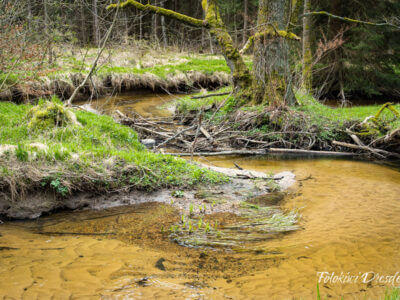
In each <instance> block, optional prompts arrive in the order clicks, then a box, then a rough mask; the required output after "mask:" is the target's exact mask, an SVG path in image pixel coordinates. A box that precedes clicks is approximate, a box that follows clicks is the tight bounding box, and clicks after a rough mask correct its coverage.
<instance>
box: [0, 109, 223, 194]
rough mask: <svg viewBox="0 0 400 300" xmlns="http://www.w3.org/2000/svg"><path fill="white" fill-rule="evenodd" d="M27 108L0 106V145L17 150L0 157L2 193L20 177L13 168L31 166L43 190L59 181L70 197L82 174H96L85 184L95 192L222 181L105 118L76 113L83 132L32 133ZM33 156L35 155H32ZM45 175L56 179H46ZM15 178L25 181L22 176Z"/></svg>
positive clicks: (49, 130)
mask: <svg viewBox="0 0 400 300" xmlns="http://www.w3.org/2000/svg"><path fill="white" fill-rule="evenodd" d="M31 108H32V106H30V105H16V104H13V103H10V102H0V144H9V145H16V146H17V149H16V155H15V157H14V156H13V155H11V154H7V155H8V156H7V157H5V158H4V156H3V157H2V158H1V157H0V160H2V163H1V164H2V165H4V167H5V170H6V171H5V172H2V173H0V188H1V187H2V183H3V186H4V184H5V183H4V180H6V177H7V176H12V174H13V173H15V172H19V171H18V170H19V169H18V170H17V168H16V167H17V166H18V168H20V167H22V169H24V168H25V167H28V166H34V167H35V168H37V169H38V170H39V169H40V171H41V172H42V173H43V176H42V177H43V180H42V182H44V185H43V186H46V182H48V183H49V184H50V183H51V182H54V180H56V179H59V180H60V181H61V182H64V183H63V185H64V186H70V187H71V188H70V189H69V191H70V192H72V191H73V190H74V186H78V187H79V188H80V189H81V188H84V187H81V183H80V181H84V180H83V179H82V177H84V176H83V175H85V173H86V172H89V173H92V174H97V175H98V176H97V175H94V177H95V178H92V179H93V180H91V179H90V178H89V179H87V181H89V183H90V185H91V188H95V187H96V185H98V188H99V191H101V190H114V189H118V188H121V187H125V186H131V187H132V188H136V189H149V190H150V189H156V188H161V187H173V186H179V187H182V188H184V187H188V186H191V185H195V184H201V183H220V182H223V181H225V180H226V178H225V177H221V176H220V175H219V174H217V173H214V172H211V171H209V170H206V169H201V168H198V167H196V166H194V165H191V164H189V163H187V162H186V161H185V160H183V159H178V158H175V157H172V156H166V155H161V154H155V153H152V152H149V151H147V150H146V149H145V148H144V146H143V145H142V144H140V143H139V141H138V139H137V135H136V133H135V132H134V131H133V130H132V129H131V128H129V127H127V126H123V125H120V124H118V123H116V122H115V121H114V120H113V119H112V118H111V117H108V116H98V115H95V114H92V113H89V112H85V111H75V113H76V117H77V120H78V121H79V122H80V123H81V124H82V125H83V126H82V127H79V126H75V125H67V126H63V127H53V128H46V129H31V128H29V127H28V123H29V119H28V118H27V114H28V112H29V111H30V110H31ZM32 143H40V144H44V145H46V146H48V150H46V151H39V150H35V149H33V148H32V146H31V144H32ZM33 152H35V155H33V156H32V153H33ZM32 157H33V158H32ZM3 159H4V160H3ZM14 168H15V170H14V171H13V169H14ZM47 170H51V172H50V171H49V172H48V171H47ZM49 173H50V174H53V175H54V174H56V175H54V176H53V175H51V176H52V177H51V178H49ZM10 174H11V175H10ZM19 176H20V177H21V176H22V178H24V176H23V174H19ZM29 176H30V175H29V174H26V178H25V179H26V184H27V185H29V183H30V181H32V179H31V178H29ZM7 178H8V179H10V177H7ZM11 179H12V178H11ZM36 179H37V178H36Z"/></svg>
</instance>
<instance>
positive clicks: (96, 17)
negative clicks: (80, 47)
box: [93, 0, 100, 47]
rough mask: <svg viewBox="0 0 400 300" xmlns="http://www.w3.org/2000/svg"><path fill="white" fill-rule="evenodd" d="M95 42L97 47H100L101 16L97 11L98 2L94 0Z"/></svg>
mask: <svg viewBox="0 0 400 300" xmlns="http://www.w3.org/2000/svg"><path fill="white" fill-rule="evenodd" d="M93 40H94V44H95V45H96V47H99V46H100V28H99V15H98V11H97V0H93Z"/></svg>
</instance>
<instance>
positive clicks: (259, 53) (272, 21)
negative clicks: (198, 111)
mask: <svg viewBox="0 0 400 300" xmlns="http://www.w3.org/2000/svg"><path fill="white" fill-rule="evenodd" d="M217 2H218V1H217V0H202V7H203V10H204V16H205V19H204V20H199V19H196V18H192V17H189V16H186V15H183V14H180V13H178V12H175V11H172V10H169V9H165V8H163V7H158V6H154V5H151V4H141V3H140V2H138V1H135V0H126V1H124V2H122V3H120V4H119V6H120V7H125V6H134V7H136V8H137V9H138V10H140V11H145V12H149V13H153V14H159V15H162V16H165V17H169V18H172V19H175V20H177V21H179V22H182V23H185V24H188V25H190V26H193V27H197V28H206V29H208V30H209V32H210V34H211V35H212V36H213V37H214V38H215V39H216V40H217V41H218V44H219V46H220V49H221V53H222V55H223V56H224V57H225V60H226V63H227V65H228V66H229V68H230V70H231V74H232V78H233V85H234V91H235V95H236V98H237V100H238V102H237V105H238V106H241V105H245V104H248V103H261V102H266V103H270V104H273V105H274V104H276V105H284V104H292V103H293V102H294V95H293V91H292V86H291V72H290V66H289V42H288V40H290V39H294V40H297V39H299V38H298V37H297V36H296V35H294V34H293V33H291V32H289V31H288V29H290V27H291V26H292V24H291V23H292V22H295V21H293V20H291V16H292V14H293V11H295V10H296V11H297V8H298V6H299V5H298V3H299V1H297V0H289V1H285V0H260V4H259V13H258V26H259V28H258V33H256V34H255V35H254V36H252V37H251V38H250V39H249V41H248V42H247V43H246V45H245V47H244V48H243V49H242V51H246V50H248V49H249V48H250V47H251V45H253V43H255V47H254V48H255V53H254V72H253V74H251V72H250V70H249V68H248V67H247V66H246V64H245V62H244V60H243V57H242V55H241V52H240V51H239V49H238V48H237V47H236V46H235V44H234V42H233V40H232V37H231V35H230V34H229V33H228V31H227V29H226V28H225V25H224V23H223V21H222V19H221V16H220V13H219V9H218V5H217ZM116 6H118V5H117V4H112V5H110V6H109V8H113V7H116Z"/></svg>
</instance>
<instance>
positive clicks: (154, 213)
mask: <svg viewBox="0 0 400 300" xmlns="http://www.w3.org/2000/svg"><path fill="white" fill-rule="evenodd" d="M207 161H208V162H209V163H212V164H215V165H217V166H224V167H231V166H232V165H233V164H232V162H233V161H234V162H236V163H237V164H239V165H240V166H242V167H245V168H249V169H254V170H259V171H268V172H269V171H274V172H277V171H283V170H292V171H294V172H295V174H296V175H297V178H298V179H300V180H301V179H304V178H306V177H308V176H309V175H312V178H313V179H309V180H306V181H302V182H301V185H302V186H301V187H300V188H299V189H298V190H297V191H296V193H295V194H294V195H293V196H292V197H289V199H288V200H287V201H286V202H285V203H284V208H286V209H290V210H292V209H296V210H298V211H299V213H300V214H301V215H302V217H301V221H300V222H301V223H300V225H301V226H302V228H303V229H302V230H299V231H296V232H293V233H290V234H287V235H284V236H281V237H279V238H276V239H271V240H268V241H263V242H260V243H259V244H258V245H257V246H258V247H259V248H263V249H270V250H271V251H270V254H254V253H233V252H221V251H213V250H204V249H188V248H184V247H180V246H178V245H176V244H173V243H171V242H169V241H168V239H167V238H166V237H165V235H163V234H162V233H161V232H160V224H165V226H168V222H174V221H176V218H177V217H176V215H175V213H174V211H173V209H171V208H168V207H163V206H160V205H156V204H149V205H141V206H139V207H133V208H115V209H111V210H108V211H106V212H75V213H58V214H54V215H52V216H49V217H44V218H41V219H39V220H38V221H30V222H11V223H5V224H2V225H0V259H1V264H0V295H1V296H2V297H3V299H39V298H40V299H48V298H53V299H67V298H70V299H77V298H81V299H90V298H93V299H99V298H104V299H111V298H112V299H130V298H134V299H149V298H159V299H161V298H163V299H174V298H176V299H186V298H187V299H198V298H206V299H316V286H317V280H318V276H317V272H323V271H326V272H330V273H331V272H335V273H336V274H340V272H344V273H346V274H347V273H348V272H350V273H351V274H352V275H358V274H359V272H361V273H364V272H370V271H373V272H377V273H380V274H383V275H394V274H395V273H396V272H398V271H400V252H399V249H400V247H399V246H400V239H399V238H400V230H399V227H400V226H399V225H400V221H399V215H400V173H399V172H398V171H396V170H393V169H391V168H388V167H385V166H380V165H374V164H370V163H363V162H354V161H342V160H335V161H334V160H281V161H276V160H269V159H265V158H264V159H261V158H246V159H243V158H233V159H232V158H229V159H228V158H213V159H211V160H210V159H208V160H207ZM174 218H175V219H174ZM38 232H42V233H43V232H46V234H39V233H38ZM6 247H7V248H6ZM160 258H163V259H164V262H163V263H162V266H163V267H165V271H164V270H162V268H160V265H158V267H156V263H157V261H158V260H159V259H160ZM387 288H390V285H385V284H379V283H377V282H375V281H372V282H370V283H369V284H365V283H361V282H360V281H359V282H358V283H356V284H339V283H336V284H335V283H326V284H324V283H321V284H320V291H321V295H322V298H323V299H325V297H333V299H338V298H339V297H340V296H343V298H344V299H382V297H383V294H384V292H385V290H386V289H387Z"/></svg>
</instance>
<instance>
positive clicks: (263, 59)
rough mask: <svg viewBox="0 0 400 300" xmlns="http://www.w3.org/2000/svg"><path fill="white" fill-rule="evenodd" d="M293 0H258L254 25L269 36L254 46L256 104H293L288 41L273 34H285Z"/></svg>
mask: <svg viewBox="0 0 400 300" xmlns="http://www.w3.org/2000/svg"><path fill="white" fill-rule="evenodd" d="M291 3H292V1H285V0H260V2H259V9H258V18H257V25H258V28H259V29H258V30H259V31H261V32H268V31H270V32H271V34H268V35H264V36H262V37H260V38H258V39H257V40H256V41H255V44H254V59H253V68H254V76H255V81H254V88H253V91H254V92H255V93H256V94H255V101H256V103H270V105H275V106H279V105H284V104H293V103H294V94H293V90H292V84H291V72H290V64H289V48H290V44H289V41H288V39H286V38H283V37H281V36H280V35H277V34H275V32H276V31H279V30H282V31H287V29H288V27H289V25H290V17H291Z"/></svg>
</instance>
